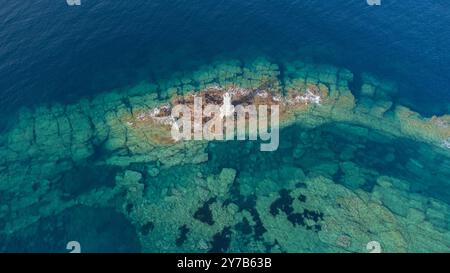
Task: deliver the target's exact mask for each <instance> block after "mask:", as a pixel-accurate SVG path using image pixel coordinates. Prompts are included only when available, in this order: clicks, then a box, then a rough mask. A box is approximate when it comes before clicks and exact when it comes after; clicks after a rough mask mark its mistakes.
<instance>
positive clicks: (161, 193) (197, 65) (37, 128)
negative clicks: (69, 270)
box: [0, 0, 450, 252]
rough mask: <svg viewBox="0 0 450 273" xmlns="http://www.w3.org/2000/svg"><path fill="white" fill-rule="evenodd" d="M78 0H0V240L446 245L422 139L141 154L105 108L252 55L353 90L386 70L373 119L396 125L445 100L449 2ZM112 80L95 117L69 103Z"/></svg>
mask: <svg viewBox="0 0 450 273" xmlns="http://www.w3.org/2000/svg"><path fill="white" fill-rule="evenodd" d="M81 1H82V4H81V6H68V5H67V4H66V3H65V1H64V0H61V1H50V0H43V1H39V2H37V3H20V2H18V1H13V0H7V1H6V4H4V5H2V7H1V8H0V18H1V19H0V24H1V26H2V27H1V28H0V39H1V41H2V42H1V44H0V95H1V100H0V111H1V113H2V119H1V124H2V127H1V128H2V131H1V134H2V137H1V142H0V144H1V145H0V147H1V148H2V149H1V155H2V161H0V163H1V164H0V173H1V174H2V176H1V180H0V183H1V187H0V213H1V214H0V215H1V217H0V251H2V252H68V250H67V249H66V243H67V242H69V241H73V240H75V241H78V242H80V244H81V246H82V251H85V252H139V251H147V252H181V251H185V252H226V251H228V252H268V251H271V252H363V251H367V250H366V248H365V247H366V245H365V244H366V243H367V242H369V241H373V240H375V241H379V242H380V243H381V246H382V248H383V249H385V250H386V251H396V252H397V251H399V252H403V251H410V252H432V251H449V250H450V220H449V219H450V184H449V181H450V157H449V154H448V151H447V150H446V148H445V147H444V148H443V147H442V145H441V146H439V145H434V142H433V141H434V140H433V141H431V140H430V141H428V140H429V139H426V138H425V139H426V140H427V141H423V138H419V137H418V138H417V139H414V137H411V136H409V135H407V133H405V132H406V130H405V131H401V133H400V136H399V135H396V134H395V133H392V132H391V131H392V130H390V129H389V128H388V129H386V128H387V127H388V126H385V127H383V125H382V126H380V127H376V126H373V127H371V126H369V125H361V124H356V122H326V123H324V124H322V125H318V126H308V124H302V123H301V122H300V123H298V124H294V125H290V126H288V127H287V128H284V129H282V131H281V135H280V147H279V149H278V150H277V151H276V152H272V153H267V152H266V153H265V152H261V151H259V143H256V142H252V141H242V142H241V141H231V142H210V143H207V144H204V146H201V145H199V147H196V146H195V145H194V146H193V147H187V148H186V149H178V148H171V147H169V148H163V149H161V150H157V149H156V148H155V150H156V152H154V151H155V150H151V149H150V152H149V155H148V154H146V152H147V150H146V149H147V147H146V144H145V143H141V142H140V141H141V140H139V139H138V140H136V139H135V138H134V136H133V135H132V134H128V131H127V130H128V129H125V133H124V134H123V135H125V136H124V137H123V139H124V140H123V139H122V138H121V137H117V139H118V140H116V138H115V137H116V133H117V135H120V134H122V131H121V130H122V129H121V130H118V131H120V132H118V131H116V130H115V129H116V127H115V126H116V125H117V124H113V123H111V122H110V120H109V116H108V115H109V113H111V112H114V113H116V114H117V115H118V113H120V110H117V111H116V110H110V109H109V108H108V107H110V108H111V109H113V108H114V109H116V107H117V109H121V108H120V107H122V108H127V107H128V108H131V109H134V108H133V107H135V106H136V104H134V103H135V102H136V101H137V104H138V105H139V103H140V101H141V99H139V100H136V99H135V100H133V96H132V95H130V96H128V95H127V92H129V93H130V94H131V93H132V92H131V91H129V90H130V89H131V87H133V86H135V85H136V84H138V83H140V82H142V81H145V82H148V83H155V84H157V85H158V88H156V89H155V90H153V89H152V90H150V89H151V88H149V91H148V92H147V93H152V92H153V93H158V96H159V99H161V97H163V95H161V94H163V93H164V92H165V91H166V90H165V87H166V86H165V85H163V84H162V83H163V82H165V81H166V80H172V79H173V77H174V75H177V76H178V75H182V76H183V75H184V76H186V75H190V74H189V73H191V72H192V71H197V70H199V69H200V70H201V71H209V70H208V69H209V68H208V67H207V65H210V64H214V63H220V62H226V61H228V60H231V59H233V60H238V61H242V62H243V64H242V65H241V66H242V67H247V65H248V64H249V63H250V62H249V61H247V60H252V59H254V58H257V57H260V56H263V57H264V58H266V59H267V60H269V61H270V62H271V63H272V64H275V65H277V67H278V69H277V71H278V73H279V75H278V76H277V79H278V80H279V81H280V82H281V84H282V85H283V86H287V85H288V82H287V81H286V80H285V79H290V75H289V74H290V73H291V72H290V71H289V69H288V67H287V65H286V64H287V63H289V62H293V61H296V60H301V61H304V62H307V63H313V64H324V63H325V64H331V65H334V66H336V67H338V68H340V69H341V68H345V69H349V70H350V71H351V72H352V73H353V80H352V81H350V82H349V90H350V91H351V92H352V93H353V95H354V96H355V97H356V98H357V101H358V102H365V100H364V95H363V92H362V91H361V89H362V84H363V83H364V81H365V80H364V76H363V75H364V74H363V73H370V74H372V75H375V77H378V78H380V79H382V80H381V81H382V82H394V83H395V84H396V86H397V87H398V88H397V89H396V90H395V92H391V93H389V94H388V95H387V97H386V96H385V95H376V96H374V97H373V98H370V99H369V103H368V104H369V105H376V103H377V102H378V101H383V102H385V101H388V100H389V101H392V102H393V104H392V105H393V107H392V108H389V109H388V110H387V111H386V112H385V113H384V115H383V116H382V118H380V120H381V122H382V121H383V120H385V119H386V120H388V121H389V122H392V123H389V126H393V127H394V128H397V127H400V122H399V121H398V120H397V116H396V114H395V110H394V107H395V106H397V105H404V106H407V107H410V108H411V109H412V110H414V111H417V112H419V113H420V114H422V115H423V116H425V117H430V116H432V115H442V114H445V113H450V92H449V89H448V83H449V82H450V78H449V77H450V76H449V75H450V57H449V55H448V54H447V52H448V50H449V49H450V29H449V28H448V27H447V26H448V25H450V17H449V13H448V11H449V10H450V5H449V4H448V3H446V2H445V1H411V2H410V3H404V1H382V5H381V6H379V7H371V6H368V5H367V4H366V1H364V0H354V1H344V0H337V1H331V2H330V1H293V0H289V1H288V0H281V1H253V0H251V1H234V0H231V1H207V0H203V1H202V0H190V1H141V0H139V1H112V0H108V1H93V0H84V1H83V0H81ZM186 77H187V76H186ZM198 86H200V85H198ZM198 86H196V88H198ZM380 86H382V85H380ZM380 89H382V88H381V87H380ZM113 90H119V91H117V92H118V94H119V95H117V97H119V96H123V97H120V99H118V101H120V102H121V103H122V104H121V106H116V105H115V99H116V97H114V96H115V95H112V96H111V97H106V98H105V99H103V102H104V104H102V105H101V107H100V108H101V109H102V110H101V111H100V112H89V110H86V109H85V108H83V106H80V108H77V107H78V106H76V107H73V108H71V107H72V106H69V105H73V104H75V105H79V104H78V103H79V102H80V100H82V99H86V98H88V99H94V100H95V98H97V97H98V96H99V95H100V94H104V93H103V92H106V93H107V94H108V92H112V91H113ZM114 94H115V93H114ZM141 95H143V94H142V93H139V96H141ZM138 98H139V97H138ZM142 100H144V99H143V98H142ZM82 101H83V100H82ZM108 102H111V104H110V105H108ZM162 102H163V100H162V99H161V103H162ZM152 103H153V102H152ZM42 105H46V106H48V107H49V108H48V109H51V110H48V111H47V110H46V109H47V108H46V109H42V108H39V107H40V106H42ZM55 105H56V106H55ZM80 105H83V104H80ZM130 105H131V106H130ZM366 106H367V105H366ZM21 107H28V108H30V109H35V108H37V109H38V110H36V111H35V112H33V113H32V114H30V116H27V114H26V113H27V112H26V111H25V112H21V113H25V114H22V117H23V116H25V118H22V119H19V120H22V121H23V120H25V121H24V122H25V123H24V124H26V125H27V124H28V125H29V124H33V125H32V126H23V127H25V128H27V127H30V128H32V129H30V131H27V130H26V129H23V130H19V131H20V133H17V132H16V131H15V130H14V129H15V128H20V129H22V127H21V126H22V125H23V124H22V123H20V122H18V119H17V118H16V116H17V113H18V111H19V109H20V108H21ZM58 107H61V109H64V110H63V111H62V113H63V114H61V115H60V112H59V110H58V109H59V108H58ZM88 108H89V107H88ZM94 108H95V107H92V108H90V109H91V110H92V109H94ZM95 109H96V110H97V108H95ZM108 109H109V110H108ZM122 110H123V109H122ZM92 111H94V110H92ZM108 111H110V112H108ZM115 111H116V112H115ZM358 111H359V110H355V113H356V115H358V113H359V112H358ZM361 111H362V112H361V113H363V112H364V111H363V110H361ZM81 112H83V113H88V112H89V113H88V114H86V116H87V117H88V118H86V120H85V122H84V123H83V122H81V118H79V120H78V116H76V114H77V113H81ZM98 113H100V114H98ZM64 115H66V117H67V119H68V120H69V122H68V123H65V122H61V120H60V118H61V116H62V118H63V119H64ZM103 118H104V119H105V120H106V122H105V124H107V126H105V128H106V127H107V128H113V129H109V130H110V131H108V132H107V133H106V131H107V130H106V129H104V128H103V127H101V126H99V125H98V124H99V123H101V122H99V121H98V120H101V119H103ZM55 120H58V121H57V122H55ZM27 122H30V123H27ZM55 124H57V125H55ZM102 124H103V123H102ZM64 126H66V127H67V128H66V127H64ZM441 126H442V127H444V128H449V126H450V125H449V124H448V122H447V123H445V122H443V125H441ZM445 126H447V127H445ZM69 127H70V128H69ZM119 127H120V126H119ZM120 128H122V127H120ZM380 128H382V129H383V130H384V131H383V130H380ZM427 130H430V131H431V129H429V128H428V129H427V128H425V129H423V131H427ZM448 130H450V129H448ZM448 130H447V131H444V129H443V131H444V133H443V134H444V135H445V134H446V132H447V133H448ZM11 132H12V133H11ZM42 132H44V133H42ZM52 132H53V133H52ZM65 132H70V133H69V136H67V135H66V134H65ZM103 134H105V136H103ZM430 134H432V133H430ZM106 135H107V136H106ZM113 136H114V137H113ZM54 139H63V141H62V142H64V144H62V146H59V145H60V143H59V142H58V141H59V140H58V141H57V140H54ZM430 139H431V137H430ZM122 140H123V141H124V143H125V145H122V146H121V145H118V144H117V145H116V142H120V141H122ZM77 141H78V142H77ZM139 145H142V151H144V152H143V154H140V153H139V149H141V147H140V146H139ZM202 145H203V144H202ZM17 147H19V148H17ZM25 147H26V148H25ZM67 147H69V148H68V149H69V150H70V152H68V153H65V150H64V149H66V148H67ZM136 147H137V148H136ZM85 150H86V151H85ZM183 153H185V155H183ZM155 154H156V155H155ZM124 158H125V159H124ZM180 158H183V159H181V162H179V160H180ZM171 160H172V161H171Z"/></svg>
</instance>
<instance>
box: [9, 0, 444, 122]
mask: <svg viewBox="0 0 450 273" xmlns="http://www.w3.org/2000/svg"><path fill="white" fill-rule="evenodd" d="M81 2H82V5H81V6H72V7H71V6H68V5H67V4H66V1H65V0H40V1H27V2H23V1H16V0H4V1H3V3H2V6H1V7H0V26H1V27H0V41H1V42H0V95H1V100H0V101H1V103H0V107H1V108H0V109H1V112H2V114H3V115H2V116H5V114H6V113H10V112H14V111H15V110H16V109H17V108H18V107H20V106H23V105H33V104H36V103H45V102H53V101H59V102H69V101H74V100H76V99H78V98H80V97H82V96H86V95H93V94H95V93H97V92H103V91H107V90H110V89H114V88H119V87H124V86H127V85H130V84H134V83H137V82H139V81H141V80H149V81H152V80H155V79H158V78H160V77H165V76H168V75H170V74H171V73H172V72H174V71H178V70H186V69H193V68H195V67H197V66H198V65H200V64H202V63H207V62H209V61H211V59H213V58H215V57H216V56H219V55H229V56H230V57H238V58H239V57H245V56H248V55H251V54H254V55H258V54H265V55H266V56H268V57H270V58H272V59H273V60H274V61H276V60H277V59H282V58H298V57H304V58H312V59H315V60H317V61H320V62H326V63H333V64H336V65H339V66H344V67H347V68H350V69H351V70H352V71H353V72H355V73H360V72H362V71H366V72H372V73H375V74H377V75H380V76H382V77H386V78H388V79H391V80H395V81H396V82H398V83H399V84H400V92H399V94H398V96H397V99H398V100H399V101H400V102H401V103H402V104H405V105H407V106H410V107H411V108H413V109H414V110H417V111H419V112H421V113H423V114H425V115H431V114H442V113H446V112H449V110H450V109H449V108H450V106H449V105H450V91H449V90H450V89H449V87H448V83H449V82H450V54H448V52H449V50H450V27H449V26H450V2H448V1H444V0H436V1H431V0H427V1H418V0H413V1H408V2H405V1H399V0H397V1H394V0H391V1H388V0H382V5H381V6H379V7H371V6H368V5H367V4H366V1H365V0H352V1H348V0H334V1H309V0H304V1H299V0H297V1H296V0H278V1H267V0H247V1H239V0H227V1H225V0H190V1H181V0H175V1H167V0H151V1H145V0H134V1H117V0H105V1H96V0H81Z"/></svg>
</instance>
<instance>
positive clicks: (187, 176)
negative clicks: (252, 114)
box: [0, 58, 450, 252]
mask: <svg viewBox="0 0 450 273" xmlns="http://www.w3.org/2000/svg"><path fill="white" fill-rule="evenodd" d="M353 77H354V76H353V74H352V73H351V72H350V71H349V70H347V69H343V68H337V67H334V66H331V65H322V64H313V63H306V62H302V61H295V62H286V63H278V64H275V63H271V62H270V61H268V60H267V59H264V58H258V59H254V60H248V61H237V60H228V61H217V62H215V63H213V64H211V65H208V66H204V67H201V68H199V69H198V70H197V71H189V72H185V73H175V74H174V76H173V78H171V79H165V80H162V81H161V82H156V83H146V82H144V83H141V84H139V85H137V86H134V87H130V88H126V89H121V90H113V91H109V92H106V93H103V94H100V95H97V96H95V97H92V98H85V99H83V100H81V101H79V102H78V103H75V104H71V105H62V104H52V105H41V106H39V107H36V108H34V109H28V108H27V109H25V108H24V109H21V110H20V111H19V113H18V114H17V117H16V118H15V120H14V122H12V126H11V127H10V128H9V129H8V130H7V131H6V132H4V133H3V134H2V135H1V136H0V200H1V202H0V250H1V251H16V250H17V249H15V248H11V245H13V244H14V242H15V241H21V240H25V239H26V238H30V237H32V236H39V233H42V232H43V231H42V228H37V227H39V225H40V223H42V222H43V221H47V222H46V223H50V224H49V225H50V228H49V230H50V232H52V230H58V232H59V233H61V237H60V238H59V237H58V238H55V239H54V241H58V242H59V241H61V242H62V241H64V239H67V240H81V243H82V245H83V240H82V239H78V238H66V237H67V234H63V233H64V230H62V229H61V226H62V225H63V222H64V220H63V219H62V218H64V217H63V216H64V215H65V214H70V215H73V216H71V218H70V219H71V221H70V223H73V222H76V223H78V224H77V225H80V226H82V224H81V223H85V224H86V225H87V226H89V221H90V220H89V219H91V218H92V216H90V217H86V216H85V214H83V213H79V212H76V213H74V214H73V211H79V209H77V208H80V207H82V208H90V209H92V210H95V211H98V214H99V215H100V214H102V213H103V212H102V209H103V210H105V211H108V212H104V213H106V214H112V212H111V210H113V211H114V213H119V214H120V215H121V216H120V217H124V218H126V219H127V221H128V222H129V224H131V225H132V227H133V228H134V234H130V232H129V229H128V228H127V232H128V233H127V235H124V237H123V238H124V239H123V240H128V239H127V238H131V239H129V240H130V241H132V242H133V243H132V246H133V247H128V248H127V247H123V244H116V245H119V246H120V247H119V248H118V249H111V251H116V250H119V251H138V250H141V251H144V252H180V251H187V252H208V251H209V252H224V251H230V252H241V251H245V252H253V251H254V252H266V251H270V252H365V251H367V250H366V244H367V243H368V242H370V241H374V240H375V241H378V242H380V244H381V247H382V250H383V251H386V252H431V251H446V252H448V251H450V206H449V200H450V115H445V116H440V117H437V116H434V117H431V118H425V117H422V116H420V115H419V114H418V113H415V112H413V111H412V110H410V109H408V108H406V107H404V106H401V105H396V103H395V102H393V101H392V95H393V94H395V92H396V86H395V84H394V83H391V82H387V81H384V80H381V79H377V78H376V77H374V76H372V75H368V74H363V75H362V76H361V81H362V83H361V86H357V88H356V89H355V87H354V84H353ZM224 94H230V95H231V101H232V103H233V104H238V103H241V104H256V105H257V104H269V105H270V104H277V105H280V109H281V111H280V113H281V116H280V121H281V128H282V132H281V136H280V148H279V150H277V151H276V152H270V153H267V152H266V153H264V152H260V151H258V149H257V148H256V146H257V145H256V143H255V142H251V141H210V142H208V141H173V139H171V137H170V126H171V125H172V124H173V120H172V119H171V117H170V110H171V108H172V107H173V106H174V105H176V104H178V103H185V104H188V105H189V104H190V103H192V100H193V97H194V96H200V97H202V98H203V99H204V100H205V101H207V102H211V103H215V104H217V105H220V104H222V103H223V96H224ZM71 213H72V214H71ZM89 213H90V214H92V213H95V212H89ZM89 213H88V214H89ZM50 218H51V219H52V220H51V221H50V222H49V220H48V219H50ZM121 223H122V222H121ZM103 225H104V226H105V227H104V228H103V229H101V228H98V230H97V232H98V233H99V234H102V233H103V234H104V233H105V232H106V234H109V233H112V234H115V233H118V232H120V231H118V230H117V229H114V228H113V227H112V226H111V227H108V224H103ZM111 225H114V224H113V223H112V224H111ZM118 225H124V224H123V223H122V224H118ZM109 228H111V229H109ZM105 230H106V231H105ZM70 234H72V235H71V236H74V237H77V236H81V237H82V234H78V233H75V232H72V233H70ZM55 236H56V235H55ZM90 236H91V237H89V238H92V237H95V235H92V233H91V234H90ZM112 236H116V235H112ZM89 238H87V239H86V238H85V240H87V241H89ZM119 238H120V236H119ZM105 240H106V239H105ZM135 241H138V242H139V247H136V246H135V245H136V243H134V242H135ZM1 242H8V243H1ZM85 244H86V245H87V246H89V243H85ZM59 247H60V248H59ZM111 247H112V248H113V247H114V244H111ZM84 249H85V250H86V251H105V250H104V248H99V247H95V246H92V248H89V247H87V248H84ZM23 250H24V251H39V250H40V249H39V248H36V246H35V245H34V246H33V245H31V246H30V245H28V246H26V247H24V249H23ZM64 250H65V245H61V246H59V245H55V246H54V249H50V251H55V252H59V251H64Z"/></svg>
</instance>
